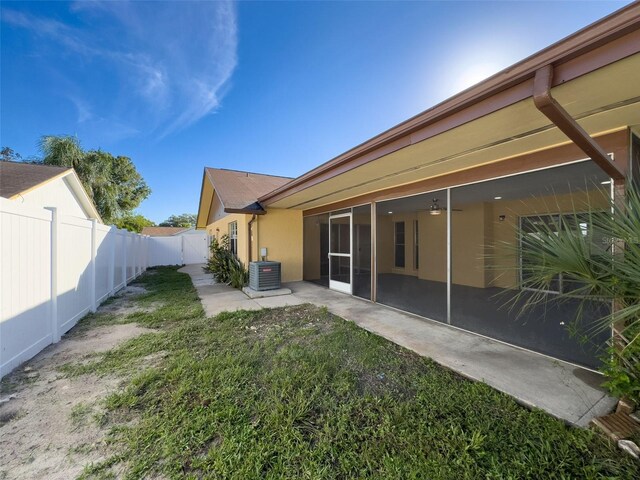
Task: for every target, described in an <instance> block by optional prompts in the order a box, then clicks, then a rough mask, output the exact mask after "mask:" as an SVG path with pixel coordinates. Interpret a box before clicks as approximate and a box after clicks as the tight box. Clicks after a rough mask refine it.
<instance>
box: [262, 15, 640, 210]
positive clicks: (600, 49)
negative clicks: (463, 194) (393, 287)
mask: <svg viewBox="0 0 640 480" xmlns="http://www.w3.org/2000/svg"><path fill="white" fill-rule="evenodd" d="M639 51H640V3H638V2H634V3H632V4H631V5H628V6H626V7H624V8H622V9H620V10H618V11H617V12H614V13H613V14H611V15H609V16H607V17H605V18H603V19H601V20H599V21H598V22H596V23H594V24H592V25H589V26H587V27H585V28H584V29H582V30H580V31H578V32H576V33H574V34H572V35H570V36H569V37H567V38H565V39H563V40H560V41H559V42H557V43H555V44H553V45H551V46H549V47H547V48H545V49H543V50H541V51H540V52H538V53H536V54H534V55H532V56H530V57H528V58H526V59H524V60H522V61H521V62H518V63H516V64H515V65H512V66H511V67H509V68H507V69H505V70H503V71H501V72H499V73H497V74H496V75H494V76H492V77H490V78H488V79H486V80H484V81H482V82H480V83H478V84H477V85H475V86H473V87H471V88H469V89H467V90H465V91H463V92H461V93H459V94H457V95H455V96H453V97H451V98H449V99H447V100H445V101H444V102H442V103H440V104H438V105H436V106H434V107H432V108H430V109H429V110H426V111H424V112H422V113H420V114H418V115H416V116H415V117H412V118H410V119H408V120H406V121H404V122H402V123H400V124H398V125H396V126H395V127H392V128H391V129H389V130H387V131H385V132H383V133H381V134H379V135H377V136H375V137H373V138H371V139H370V140H367V141H365V142H364V143H362V144H360V145H358V146H356V147H354V148H353V149H351V150H349V151H347V152H345V153H343V154H341V155H339V156H337V157H335V158H333V159H332V160H329V161H328V162H326V163H324V164H322V165H320V166H318V167H316V168H314V169H312V170H310V171H309V172H307V173H305V174H303V175H301V176H300V177H298V178H296V179H295V180H293V181H291V182H289V183H288V184H286V185H283V186H281V187H279V188H277V189H275V190H274V191H272V192H269V193H267V194H265V195H263V196H261V197H260V198H259V199H258V200H259V202H260V203H261V204H263V205H270V206H273V207H277V208H301V209H309V208H314V207H318V206H320V205H327V204H332V203H334V202H336V201H340V200H343V199H346V198H349V197H355V196H357V194H359V193H361V192H360V190H362V191H364V190H369V191H371V190H382V189H384V188H389V185H391V184H400V183H405V184H406V183H411V182H414V181H418V180H421V179H424V178H433V177H436V176H439V175H444V174H446V173H447V172H452V171H458V170H465V169H470V168H474V167H476V166H478V165H482V164H484V163H489V162H497V161H501V160H503V159H508V158H511V157H514V156H516V155H517V154H520V153H522V152H523V151H525V152H526V151H534V150H541V149H545V148H550V147H551V146H552V145H559V144H562V143H563V142H566V137H565V136H563V135H562V134H561V132H559V131H558V129H557V128H555V127H554V125H550V124H549V122H548V121H546V119H545V117H544V116H542V115H541V114H540V112H539V111H538V110H536V108H535V107H534V104H533V102H532V101H531V98H532V96H533V83H534V81H533V80H534V76H535V74H536V72H537V71H538V70H539V69H540V68H542V67H545V66H547V65H551V66H552V67H553V68H554V69H555V70H554V75H553V79H552V85H551V86H552V87H553V89H554V95H556V94H557V98H558V100H562V101H563V102H562V103H563V104H565V105H569V107H568V108H569V110H570V113H571V114H572V115H573V117H574V118H578V119H579V120H580V121H581V124H582V125H586V127H587V128H585V129H586V130H587V133H589V134H590V135H594V134H599V133H602V132H606V131H613V130H615V129H620V128H622V127H624V126H625V125H629V124H634V123H637V122H634V121H633V118H634V112H633V109H634V108H636V105H634V102H635V101H636V98H635V97H634V94H633V89H634V88H635V87H634V85H633V83H634V82H636V85H637V80H636V79H634V78H630V77H629V75H632V77H633V72H637V71H638V70H637V64H638V57H639V56H638V55H637V54H638V52H639ZM634 57H635V58H634ZM623 59H626V60H628V61H625V62H623V61H622V60H623ZM445 73H446V72H445ZM584 77H590V78H588V79H584ZM612 80H615V81H616V82H617V84H616V86H615V87H614V86H611V85H610V83H611V81H612ZM635 92H636V93H635V96H637V89H636V90H635ZM616 109H617V111H615V110H616ZM603 112H604V113H603ZM600 113H603V114H602V115H600V116H599V118H596V116H597V115H599V114H600ZM614 113H615V115H616V116H617V119H618V121H617V122H616V121H613V120H611V121H606V120H607V118H612V116H613V115H614ZM609 114H611V115H609ZM635 118H636V119H637V112H636V113H635ZM472 125H473V126H472ZM527 128H528V130H527ZM538 134H539V135H538ZM535 135H538V136H537V139H536V138H534V136H535ZM498 136H499V137H500V138H498ZM494 137H495V138H494ZM472 139H475V143H473V142H471V140H472ZM467 140H468V141H467ZM534 140H537V141H534ZM509 142H510V145H511V146H512V147H513V148H511V149H509V148H507V147H508V145H507V143H509ZM527 142H528V144H527V145H525V144H526V143H527ZM441 144H442V145H444V146H445V147H446V148H440V147H441V146H442V145H441ZM481 150H484V151H485V152H486V155H485V156H484V157H483V156H482V155H480V154H478V155H476V153H477V152H480V151H481ZM474 155H476V157H475V158H473V156H474ZM409 156H411V158H410V159H409V158H408V157H409ZM463 157H466V160H465V159H463ZM358 188H360V190H358Z"/></svg>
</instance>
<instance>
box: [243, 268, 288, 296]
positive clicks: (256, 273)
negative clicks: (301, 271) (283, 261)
mask: <svg viewBox="0 0 640 480" xmlns="http://www.w3.org/2000/svg"><path fill="white" fill-rule="evenodd" d="M280 270H281V268H280V262H251V263H250V264H249V287H250V288H251V289H252V290H256V291H261V290H275V289H277V288H280Z"/></svg>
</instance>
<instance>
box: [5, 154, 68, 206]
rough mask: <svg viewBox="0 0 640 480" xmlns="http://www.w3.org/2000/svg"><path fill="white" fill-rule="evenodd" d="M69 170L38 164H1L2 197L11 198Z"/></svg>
mask: <svg viewBox="0 0 640 480" xmlns="http://www.w3.org/2000/svg"><path fill="white" fill-rule="evenodd" d="M69 170H71V168H68V167H53V166H50V165H40V164H37V163H22V162H0V197H4V198H11V197H13V196H14V195H17V194H18V193H23V192H25V191H26V190H30V189H31V188H33V187H35V186H37V185H40V184H41V183H44V182H46V181H47V180H51V179H52V178H55V177H57V176H59V175H61V174H63V173H65V172H66V171H69Z"/></svg>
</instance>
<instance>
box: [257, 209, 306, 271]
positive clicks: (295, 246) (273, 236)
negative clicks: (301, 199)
mask: <svg viewBox="0 0 640 480" xmlns="http://www.w3.org/2000/svg"><path fill="white" fill-rule="evenodd" d="M258 246H259V248H265V247H266V248H267V259H268V260H273V261H277V262H282V281H283V282H296V281H299V280H302V211H301V210H283V209H278V208H274V209H268V210H267V214H266V215H261V216H259V217H258Z"/></svg>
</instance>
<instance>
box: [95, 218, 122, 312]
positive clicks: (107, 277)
mask: <svg viewBox="0 0 640 480" xmlns="http://www.w3.org/2000/svg"><path fill="white" fill-rule="evenodd" d="M113 230H116V229H115V227H114V228H113ZM116 240H117V238H116V233H115V232H112V227H108V226H106V225H96V302H98V303H100V302H102V301H103V300H104V299H105V298H107V297H108V296H109V295H111V292H112V291H113V289H114V286H113V282H112V280H111V279H112V276H113V275H114V273H115V272H114V271H113V270H114V268H113V267H114V264H115V263H114V262H115V258H114V246H115V242H116Z"/></svg>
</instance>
